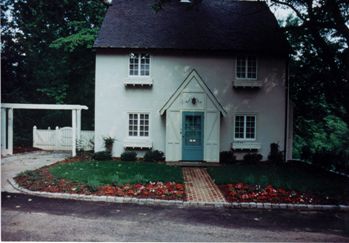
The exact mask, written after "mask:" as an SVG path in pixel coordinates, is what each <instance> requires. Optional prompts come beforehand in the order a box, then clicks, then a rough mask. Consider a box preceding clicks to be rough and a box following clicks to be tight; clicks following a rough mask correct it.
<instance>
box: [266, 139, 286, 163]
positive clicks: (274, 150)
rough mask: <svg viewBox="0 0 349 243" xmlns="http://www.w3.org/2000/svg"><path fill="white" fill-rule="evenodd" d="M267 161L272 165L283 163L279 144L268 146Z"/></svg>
mask: <svg viewBox="0 0 349 243" xmlns="http://www.w3.org/2000/svg"><path fill="white" fill-rule="evenodd" d="M268 160H269V161H270V162H273V163H281V162H283V161H284V154H283V152H282V151H279V144H277V143H272V144H270V153H269V155H268Z"/></svg>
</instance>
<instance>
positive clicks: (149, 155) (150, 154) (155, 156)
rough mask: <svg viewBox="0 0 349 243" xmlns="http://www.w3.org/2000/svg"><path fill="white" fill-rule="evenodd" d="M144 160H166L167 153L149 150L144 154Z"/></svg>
mask: <svg viewBox="0 0 349 243" xmlns="http://www.w3.org/2000/svg"><path fill="white" fill-rule="evenodd" d="M143 159H144V161H148V162H158V161H164V160H165V154H164V152H162V151H159V150H149V151H147V152H146V153H145V155H144V158H143Z"/></svg>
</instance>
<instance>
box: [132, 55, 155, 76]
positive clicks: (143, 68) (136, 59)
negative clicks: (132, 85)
mask: <svg viewBox="0 0 349 243" xmlns="http://www.w3.org/2000/svg"><path fill="white" fill-rule="evenodd" d="M149 69H150V56H149V54H148V53H131V54H130V67H129V70H130V71H129V75H130V76H149V74H150V72H149Z"/></svg>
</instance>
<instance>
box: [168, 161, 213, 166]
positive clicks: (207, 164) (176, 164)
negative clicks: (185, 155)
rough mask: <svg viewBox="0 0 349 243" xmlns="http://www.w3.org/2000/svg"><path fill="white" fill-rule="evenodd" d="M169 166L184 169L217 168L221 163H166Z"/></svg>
mask: <svg viewBox="0 0 349 243" xmlns="http://www.w3.org/2000/svg"><path fill="white" fill-rule="evenodd" d="M166 164H168V165H173V166H182V167H216V166H220V164H219V163H208V162H202V161H200V162H195V161H190V162H189V161H179V162H178V161H176V162H166Z"/></svg>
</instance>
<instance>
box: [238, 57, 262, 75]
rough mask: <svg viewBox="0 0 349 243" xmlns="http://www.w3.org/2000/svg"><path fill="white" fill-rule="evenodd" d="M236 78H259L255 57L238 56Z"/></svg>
mask: <svg viewBox="0 0 349 243" xmlns="http://www.w3.org/2000/svg"><path fill="white" fill-rule="evenodd" d="M236 77H237V78H241V79H256V78H257V60H256V57H254V56H238V57H237V59H236Z"/></svg>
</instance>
